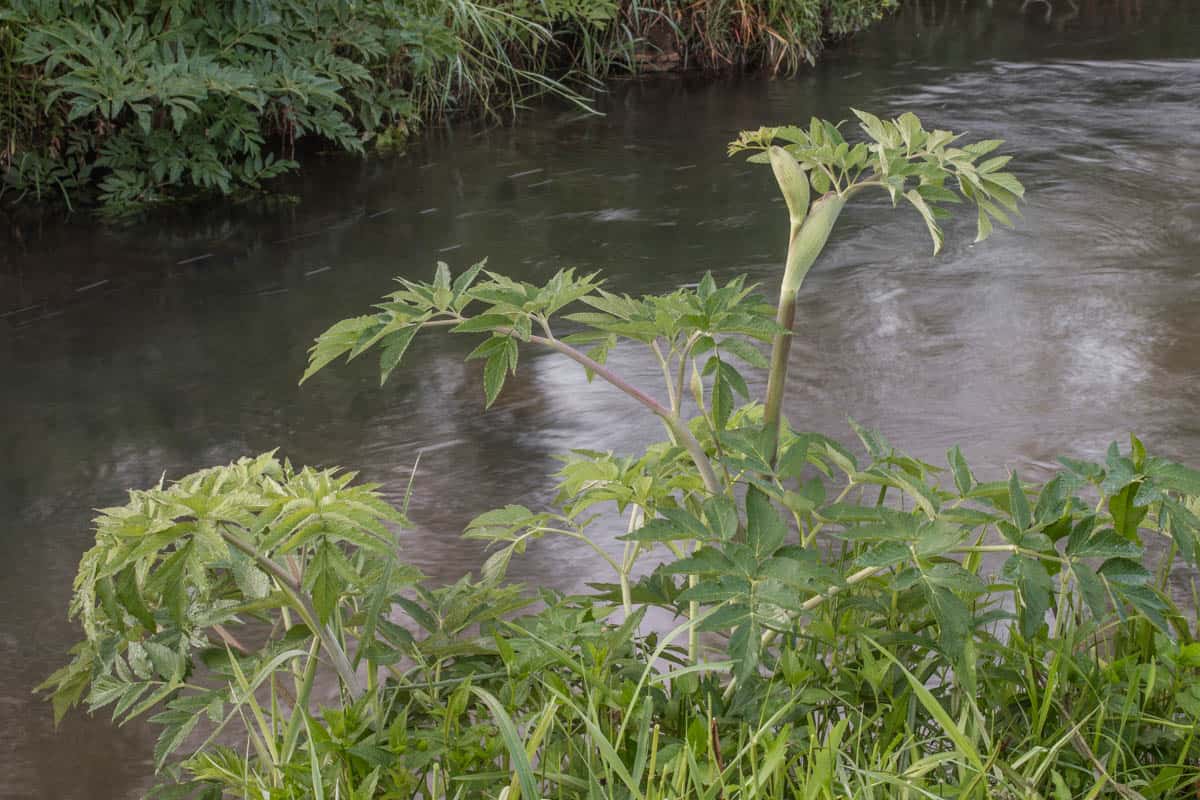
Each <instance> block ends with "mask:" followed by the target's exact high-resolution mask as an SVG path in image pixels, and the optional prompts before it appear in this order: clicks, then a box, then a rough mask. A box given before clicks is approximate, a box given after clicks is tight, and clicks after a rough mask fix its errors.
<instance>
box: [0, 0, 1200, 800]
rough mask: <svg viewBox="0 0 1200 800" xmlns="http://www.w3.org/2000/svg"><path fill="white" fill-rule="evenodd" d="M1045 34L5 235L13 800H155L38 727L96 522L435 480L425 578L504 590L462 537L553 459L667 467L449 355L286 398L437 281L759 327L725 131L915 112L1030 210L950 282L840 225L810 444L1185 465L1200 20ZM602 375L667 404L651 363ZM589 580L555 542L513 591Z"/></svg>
mask: <svg viewBox="0 0 1200 800" xmlns="http://www.w3.org/2000/svg"><path fill="white" fill-rule="evenodd" d="M1024 5H1025V8H1022V3H1021V2H1020V0H993V2H992V3H987V2H984V0H977V1H975V0H969V1H967V2H964V1H963V0H953V1H952V2H951V0H937V1H936V2H918V0H910V1H909V2H907V3H906V8H905V10H904V11H903V12H902V13H901V14H900V15H899V16H898V17H897V18H895V19H893V20H890V21H888V22H887V23H885V24H883V25H881V26H879V27H878V28H876V29H874V30H872V31H870V32H869V33H867V34H865V35H862V36H860V37H858V38H857V39H855V40H853V41H851V42H849V43H846V44H844V45H842V46H839V47H837V48H834V49H832V50H830V51H829V52H828V53H827V54H826V57H825V58H824V60H823V61H822V62H821V63H820V64H819V66H817V67H816V68H814V69H811V70H806V71H805V72H803V73H802V74H801V75H800V76H798V77H797V78H794V79H790V80H768V79H765V78H744V79H739V80H721V81H711V80H706V79H704V78H702V77H697V76H689V77H666V78H656V79H651V80H645V81H639V82H617V83H614V84H613V85H612V88H611V91H610V92H608V93H607V94H606V95H605V96H603V97H602V98H601V99H600V100H599V107H600V108H601V109H602V110H603V111H604V112H605V113H604V115H603V116H589V115H585V114H580V113H579V112H578V111H576V110H566V109H561V108H540V109H537V110H534V111H531V112H529V113H527V114H525V115H523V116H522V117H521V118H520V121H519V124H518V125H516V126H513V127H507V128H487V129H480V128H477V127H459V128H454V129H448V130H443V129H436V130H429V131H427V132H426V134H425V135H424V136H423V137H422V138H421V139H420V140H419V141H417V142H416V143H415V144H414V145H413V146H412V147H411V149H410V150H409V151H408V153H407V154H405V155H403V156H400V157H395V158H375V159H370V160H366V161H362V160H355V159H348V158H344V157H328V158H325V159H317V160H316V163H313V164H312V165H311V166H308V167H306V169H305V171H304V173H303V175H301V176H298V177H295V178H291V179H289V180H288V181H287V182H286V183H285V191H286V192H287V194H288V195H290V197H288V198H276V199H273V200H269V201H258V202H252V203H240V204H231V203H214V204H212V205H211V206H207V207H190V208H187V209H177V210H168V211H162V212H157V213H155V214H154V215H152V216H149V217H147V218H144V219H140V220H137V221H134V222H131V223H123V224H117V225H102V224H100V223H98V222H95V221H88V220H86V219H82V218H79V217H76V218H75V219H74V220H71V221H67V222H61V221H56V222H47V223H45V224H44V225H42V226H33V225H29V224H25V225H23V226H20V227H17V226H14V227H13V228H12V229H11V230H9V231H8V232H7V233H5V234H0V235H3V236H6V238H4V239H0V242H3V250H0V456H2V458H0V510H2V511H3V518H2V519H3V522H2V523H0V524H2V527H0V797H4V798H50V797H53V798H64V799H66V798H80V799H81V800H82V799H83V798H106V799H107V798H124V797H134V796H137V795H138V794H139V792H140V791H141V790H143V789H144V787H145V786H147V784H148V781H149V780H150V778H149V776H150V773H151V766H150V763H149V761H150V748H151V734H150V732H148V731H147V729H145V728H142V727H138V726H130V727H127V728H123V729H116V728H113V727H111V726H110V725H109V723H108V721H107V719H106V718H103V717H102V718H98V719H95V720H89V719H87V718H86V717H85V716H84V715H82V714H76V715H74V716H72V717H70V718H69V719H68V720H67V721H66V722H65V723H64V724H63V726H62V727H61V729H60V730H59V731H57V732H55V731H54V730H53V728H52V725H51V722H50V711H49V708H48V706H47V705H46V704H44V703H42V702H40V701H39V700H37V699H35V698H33V697H32V696H31V694H30V689H31V687H32V686H33V685H34V684H36V683H37V682H38V681H40V680H41V679H42V678H43V677H44V676H45V675H46V674H47V673H48V672H50V671H51V670H52V669H54V668H55V667H57V666H58V665H60V664H61V663H62V662H63V661H64V660H65V652H64V651H65V648H66V647H67V646H68V645H69V644H70V643H71V642H72V641H73V640H74V639H75V637H76V635H77V633H76V629H75V628H74V627H73V626H72V625H71V624H69V623H68V622H67V621H66V619H65V614H66V605H67V601H68V599H69V595H70V585H71V579H72V577H73V575H74V572H75V566H76V563H77V561H78V558H79V556H80V554H81V553H82V552H83V550H84V549H85V548H86V547H87V546H88V545H89V540H90V536H91V534H90V531H89V519H90V518H91V516H92V511H91V509H93V508H97V507H101V506H108V505H115V504H119V503H120V502H122V498H123V492H124V490H125V489H126V488H130V487H144V486H147V485H149V484H152V483H155V482H157V481H158V480H159V477H160V476H161V475H163V474H164V473H165V474H166V476H167V477H168V478H170V477H173V476H179V475H181V474H184V473H186V472H188V471H191V470H194V469H197V468H200V467H202V466H206V465H209V464H213V463H218V462H225V461H228V460H230V459H233V458H235V457H237V456H239V455H242V454H253V453H258V452H261V451H264V450H267V449H271V448H275V447H280V448H281V452H282V453H284V454H286V455H287V456H289V457H290V458H291V459H292V460H293V462H296V463H309V464H321V465H333V464H340V465H345V466H347V467H353V468H355V469H360V470H361V471H362V474H363V476H364V477H365V478H367V479H370V480H373V481H378V482H381V483H383V484H384V485H385V487H386V490H387V491H388V492H389V493H390V494H391V495H392V496H393V497H399V496H400V494H401V493H402V492H403V488H404V485H405V483H406V481H407V480H408V476H409V471H410V469H411V466H412V464H413V462H414V460H415V459H416V457H417V454H418V452H423V457H422V459H421V464H420V470H419V474H418V475H417V478H416V483H415V488H416V493H415V496H414V499H413V505H412V511H411V516H412V518H413V519H414V521H415V522H416V523H417V529H416V530H414V531H411V532H408V533H407V534H406V535H405V543H406V552H407V554H408V557H409V558H410V560H411V561H413V562H414V563H415V564H416V565H418V566H419V567H421V568H422V569H423V570H425V571H426V572H427V573H429V574H430V575H432V576H434V577H435V578H436V579H451V578H456V577H458V576H459V575H460V574H462V573H463V572H465V571H468V570H472V569H475V568H477V567H478V566H479V564H480V563H481V561H482V559H483V557H484V554H483V553H482V552H481V550H480V548H479V547H478V546H477V544H476V543H473V542H467V541H463V540H461V539H460V538H458V534H459V532H460V531H461V530H462V527H463V525H464V523H465V522H466V521H467V520H469V519H470V518H471V517H472V516H474V515H475V514H477V513H479V512H481V511H484V510H486V509H489V508H492V507H494V506H497V505H502V504H504V503H507V502H523V503H526V504H529V505H537V504H540V503H545V502H547V501H548V500H549V499H550V497H551V496H552V491H551V489H550V487H551V481H550V480H549V479H548V475H549V474H550V473H552V472H553V471H554V469H555V465H556V462H555V461H554V459H553V456H554V454H555V453H560V452H562V451H564V450H565V449H567V448H571V447H603V448H606V449H608V448H611V449H615V450H618V451H623V452H629V451H632V450H633V449H635V448H636V447H638V446H639V445H640V444H643V443H645V442H647V441H649V440H650V439H651V438H652V437H658V436H660V431H659V430H658V429H657V427H656V424H655V423H654V421H653V420H651V419H647V418H645V417H644V415H641V414H640V413H638V411H637V409H636V408H635V407H633V406H631V405H630V403H629V402H628V400H627V399H626V398H625V397H624V396H622V395H620V394H618V393H616V392H615V391H612V390H609V389H607V388H605V387H602V386H599V385H593V386H588V385H587V384H586V383H585V382H584V378H583V375H582V372H581V371H579V370H578V369H576V368H575V367H574V366H573V365H570V364H567V363H564V362H563V361H561V360H558V359H556V358H554V357H552V356H549V355H544V354H538V353H533V352H530V353H527V354H526V356H525V357H524V359H523V362H522V366H521V369H520V371H519V373H518V375H517V377H516V378H514V379H511V380H510V382H509V385H508V387H506V389H505V392H504V394H503V395H502V396H501V398H500V400H499V401H498V402H497V404H496V406H495V407H494V408H493V409H492V410H491V411H489V412H487V413H486V414H485V413H484V411H483V397H482V389H481V388H480V375H479V368H478V362H472V364H469V365H464V364H463V356H464V355H465V353H466V352H467V351H468V349H469V348H470V347H471V346H472V345H471V344H470V343H468V342H466V341H462V340H450V339H448V338H447V337H444V336H435V335H431V336H427V337H424V339H423V340H422V339H418V341H417V344H415V345H414V347H413V349H412V350H411V351H410V355H409V356H408V358H407V359H406V364H405V366H404V367H403V368H402V369H401V370H398V371H397V372H396V373H395V374H394V375H393V377H392V379H391V381H390V382H389V383H388V384H387V385H386V386H385V387H383V388H382V389H380V388H379V387H378V385H377V384H378V381H377V377H376V374H375V372H374V365H373V364H370V363H366V360H365V359H364V362H363V363H361V364H360V363H356V364H354V365H352V366H351V367H350V368H344V367H336V368H331V369H327V370H326V371H325V372H324V373H322V374H321V375H320V376H318V377H317V378H316V379H314V380H313V381H310V382H309V383H308V384H306V385H305V386H304V387H303V388H299V387H297V378H298V377H299V376H300V374H301V372H302V370H303V366H304V362H305V351H306V348H307V346H308V345H309V343H310V342H311V340H312V338H313V337H314V336H315V335H316V334H317V333H319V332H320V331H321V330H323V329H324V328H325V327H326V326H328V325H329V324H330V323H332V322H334V321H336V320H338V319H340V318H342V317H344V316H348V315H351V314H358V313H362V310H363V309H364V308H366V306H367V305H368V304H369V303H370V302H373V301H374V300H375V299H376V298H377V297H378V296H379V295H381V294H383V293H385V292H387V291H390V287H391V280H390V279H391V278H392V277H393V276H395V275H406V276H417V277H428V276H431V275H432V271H433V268H434V264H435V262H436V261H437V260H439V259H440V260H446V261H448V262H450V264H451V265H452V266H453V267H454V268H455V269H462V268H465V267H466V266H467V265H469V264H471V263H473V262H474V261H476V260H478V259H480V258H482V257H484V256H487V257H489V259H490V261H489V264H490V266H491V267H492V268H493V269H496V270H499V271H502V272H506V273H509V274H511V275H513V276H516V277H520V278H524V279H531V280H538V279H544V278H545V277H547V276H549V275H550V274H552V273H553V272H554V271H555V270H557V269H558V268H559V267H560V266H575V267H578V268H579V269H582V270H588V271H590V270H603V271H604V273H605V274H606V276H607V278H608V280H609V285H610V286H611V287H612V288H614V289H615V290H618V291H624V292H630V293H640V292H651V291H660V290H669V289H671V288H673V287H677V286H680V285H683V284H688V283H692V282H694V281H696V280H697V279H698V278H699V276H700V275H701V274H703V272H704V271H705V270H711V271H712V272H713V273H714V274H716V275H717V276H718V277H719V278H728V277H731V276H733V275H736V274H738V273H748V274H749V275H750V276H751V277H752V278H753V279H754V280H755V281H760V282H762V283H763V284H764V285H765V287H766V288H767V289H768V290H769V291H772V292H773V291H774V289H775V288H776V285H777V281H778V280H779V277H780V262H781V260H782V255H783V250H784V246H785V241H784V238H785V215H784V211H783V210H782V206H781V204H780V203H779V201H777V200H776V196H775V195H776V193H775V189H774V186H773V183H772V179H771V176H770V172H769V170H766V169H763V168H758V167H753V166H750V165H746V164H744V163H742V162H741V161H739V160H730V159H727V158H726V157H725V155H724V147H725V144H726V142H727V141H728V140H729V139H731V138H732V137H733V136H735V135H736V133H737V131H738V130H739V129H741V128H745V127H757V126H759V125H762V124H771V123H782V122H791V121H806V120H807V119H808V118H809V116H810V115H814V114H815V115H819V116H827V117H831V118H834V119H841V118H846V117H848V116H850V112H849V108H850V107H852V106H853V107H859V108H864V109H867V110H871V111H874V112H876V113H879V114H898V113H900V112H903V111H906V110H912V111H914V112H916V113H918V114H920V115H921V116H922V118H923V119H924V121H925V122H926V123H927V124H929V125H930V126H933V125H936V126H938V127H946V128H952V129H955V130H966V131H969V132H970V133H971V135H972V136H974V137H977V138H1002V139H1005V140H1006V141H1007V144H1006V146H1005V152H1009V153H1014V154H1017V155H1018V159H1017V160H1016V161H1014V163H1013V166H1012V168H1013V170H1014V171H1015V172H1016V173H1017V175H1018V176H1019V177H1020V178H1021V180H1022V181H1023V182H1024V183H1025V185H1026V187H1027V188H1028V200H1029V202H1028V203H1027V204H1026V205H1025V209H1024V218H1023V219H1021V220H1019V221H1018V223H1017V226H1016V229H1015V230H1013V231H1008V230H999V231H997V232H996V233H995V234H994V236H993V238H992V239H991V240H989V241H988V242H986V243H984V244H982V245H973V244H972V239H973V237H974V229H973V221H972V220H970V219H967V218H965V217H964V218H963V219H959V220H956V221H954V222H953V223H951V224H950V225H948V228H947V246H946V248H945V251H944V252H943V253H942V255H940V256H939V257H936V258H934V257H931V255H930V244H929V241H928V237H927V234H926V232H925V230H924V227H923V225H922V223H921V221H920V219H919V218H918V217H917V215H916V214H915V213H913V212H912V211H911V209H901V210H899V211H897V212H892V211H891V210H890V208H889V206H888V204H887V203H885V202H883V201H882V200H880V201H876V202H871V203H864V204H856V205H854V206H852V207H851V208H850V210H849V211H848V212H847V213H846V214H845V215H844V216H843V223H842V224H841V226H840V227H839V230H838V233H837V234H836V238H835V241H833V242H832V243H831V245H830V246H829V248H828V249H827V251H826V254H825V256H824V257H823V259H822V260H821V261H820V262H819V263H818V265H817V267H816V268H815V269H814V271H813V272H812V274H811V275H810V276H809V278H808V281H807V284H806V287H805V291H804V293H803V296H802V299H801V302H800V304H799V315H798V318H799V336H798V340H797V342H796V346H795V347H794V348H793V351H792V357H793V359H794V365H793V373H792V374H793V383H792V386H791V387H790V388H791V394H790V400H789V405H788V407H787V409H786V411H787V413H788V415H789V416H790V418H791V419H792V420H793V422H794V423H795V424H797V425H798V426H801V427H805V428H809V429H814V430H818V431H822V432H826V433H830V434H833V435H836V436H839V437H843V438H848V437H849V431H848V429H847V427H846V424H845V419H846V416H847V415H848V414H849V415H852V416H854V417H855V418H856V419H858V420H859V421H860V422H862V423H865V424H868V425H872V426H876V427H879V428H881V429H882V430H883V431H884V432H885V433H886V434H887V435H888V437H889V438H890V439H891V440H892V441H893V442H895V443H897V444H898V445H900V446H902V447H904V448H906V449H907V450H909V451H910V452H912V453H914V454H915V455H918V456H920V457H923V458H926V459H930V460H935V461H937V460H940V459H941V458H943V454H944V453H945V451H946V449H947V448H948V447H950V446H951V445H953V444H956V443H957V444H960V445H961V446H962V448H963V451H964V452H965V453H966V455H967V457H968V459H969V460H970V461H971V463H972V464H973V466H974V467H975V470H976V473H977V474H982V475H985V476H988V477H993V478H994V477H1002V476H1003V474H1004V471H1005V470H1006V469H1008V468H1014V467H1015V468H1019V469H1020V470H1021V471H1022V474H1023V475H1026V476H1027V477H1037V476H1044V475H1046V474H1047V471H1048V470H1049V469H1051V468H1052V467H1053V459H1054V457H1055V456H1056V455H1058V454H1070V455H1075V456H1084V457H1086V456H1096V455H1098V454H1100V453H1102V452H1103V450H1104V448H1105V447H1106V446H1107V444H1108V443H1109V442H1110V441H1112V440H1114V439H1123V438H1124V437H1125V436H1127V434H1128V432H1129V431H1130V430H1133V431H1136V432H1138V433H1139V434H1140V435H1141V436H1142V438H1143V439H1144V440H1145V441H1146V443H1147V445H1148V447H1149V448H1150V449H1151V450H1152V451H1154V452H1156V453H1159V454H1162V455H1166V456H1170V457H1174V458H1178V459H1181V460H1184V461H1187V462H1189V463H1191V464H1193V465H1196V464H1200V416H1198V415H1197V410H1198V409H1200V313H1198V312H1200V303H1198V301H1197V297H1200V158H1197V154H1198V153H1200V8H1197V7H1196V4H1194V3H1192V2H1188V0H1181V1H1180V2H1172V1H1171V0H1160V1H1158V2H1156V1H1155V0H1075V2H1074V3H1072V2H1068V1H1067V0H1055V1H1054V2H1053V3H1046V2H1035V3H1025V4H1024ZM613 361H614V363H615V364H617V365H618V366H619V367H620V369H621V370H622V371H624V372H625V373H626V374H627V375H629V376H630V377H631V378H632V380H633V381H634V382H636V383H639V384H642V385H646V386H655V385H656V384H655V381H656V375H657V365H656V364H655V363H652V362H651V361H650V360H648V359H646V358H644V357H642V356H641V355H640V354H639V353H637V352H636V351H634V350H632V349H629V350H619V351H618V352H616V353H615V355H614V357H613ZM760 388H761V387H760ZM594 571H595V564H594V563H593V561H592V559H589V558H588V557H587V556H586V555H585V554H583V553H581V552H579V551H578V550H577V549H576V548H573V547H569V546H567V545H565V544H563V543H555V542H544V543H541V545H540V546H537V547H533V548H531V549H530V551H529V552H528V553H527V554H526V555H525V556H524V557H523V558H522V559H520V560H519V561H517V562H515V563H514V568H513V571H512V575H513V577H515V578H516V579H518V580H523V581H526V582H529V583H550V584H552V585H556V586H562V587H567V586H574V585H578V584H579V582H581V581H582V580H585V579H588V578H590V577H592V574H593V573H594ZM1180 577H1181V584H1180V586H1181V587H1182V586H1183V585H1184V584H1185V583H1186V581H1187V580H1188V579H1189V578H1190V577H1194V575H1191V576H1189V575H1187V574H1182V575H1181V576H1180Z"/></svg>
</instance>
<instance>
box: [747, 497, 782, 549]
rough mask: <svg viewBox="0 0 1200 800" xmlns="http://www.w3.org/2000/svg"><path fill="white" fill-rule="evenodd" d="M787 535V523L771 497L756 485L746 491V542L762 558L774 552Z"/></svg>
mask: <svg viewBox="0 0 1200 800" xmlns="http://www.w3.org/2000/svg"><path fill="white" fill-rule="evenodd" d="M786 536H787V525H786V524H785V523H784V521H783V519H782V518H781V517H780V515H779V512H778V510H776V508H775V505H774V504H773V503H772V502H771V499H770V498H769V497H768V496H767V495H766V493H764V492H763V491H762V490H761V489H759V488H758V487H757V486H751V487H750V488H749V489H748V490H747V491H746V544H748V545H749V546H750V548H751V549H752V550H753V551H754V554H755V557H756V558H758V559H760V560H762V559H765V558H767V557H768V556H770V555H771V554H772V553H774V552H775V551H776V550H777V549H778V548H779V546H780V545H781V544H783V540H784V538H785V537H786Z"/></svg>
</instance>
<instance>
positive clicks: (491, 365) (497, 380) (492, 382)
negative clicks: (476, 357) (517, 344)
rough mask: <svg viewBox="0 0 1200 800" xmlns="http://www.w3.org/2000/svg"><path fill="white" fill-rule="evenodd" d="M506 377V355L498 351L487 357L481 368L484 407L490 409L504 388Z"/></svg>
mask: <svg viewBox="0 0 1200 800" xmlns="http://www.w3.org/2000/svg"><path fill="white" fill-rule="evenodd" d="M507 376H508V354H507V353H506V352H504V351H503V350H498V351H496V352H494V353H492V355H490V356H488V360H487V362H486V363H485V364H484V366H483V395H484V407H485V408H491V406H492V403H494V402H496V398H497V397H499V396H500V390H501V389H503V388H504V380H505V378H506V377H507Z"/></svg>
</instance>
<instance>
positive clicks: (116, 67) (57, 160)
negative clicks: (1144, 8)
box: [0, 0, 893, 211]
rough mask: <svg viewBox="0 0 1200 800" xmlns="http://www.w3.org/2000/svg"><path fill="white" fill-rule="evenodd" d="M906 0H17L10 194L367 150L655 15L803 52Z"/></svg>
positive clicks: (196, 184) (239, 174)
mask: <svg viewBox="0 0 1200 800" xmlns="http://www.w3.org/2000/svg"><path fill="white" fill-rule="evenodd" d="M892 4H893V0H836V1H834V0H788V2H782V3H780V2H762V3H749V4H747V3H736V4H735V3H728V2H725V0H709V1H708V2H705V3H689V4H676V3H674V2H673V0H664V1H663V2H656V3H640V2H638V1H637V0H625V1H624V2H618V0H537V1H536V2H530V1H529V0H448V1H447V0H365V1H364V2H352V1H351V0H315V2H301V1H300V0H263V1H262V2H248V1H246V0H221V1H220V2H201V1H200V0H102V2H90V0H89V2H82V1H81V0H13V2H11V3H9V4H8V5H7V7H6V8H5V9H3V10H0V86H3V87H4V90H5V93H6V97H7V98H8V100H7V102H5V103H3V104H0V105H2V106H3V107H2V108H0V115H3V116H2V117H0V119H2V120H3V121H4V122H5V123H6V124H5V127H4V129H5V130H7V131H9V133H8V136H7V137H6V138H7V141H6V142H4V143H3V149H2V150H0V170H2V177H3V181H2V182H0V196H3V194H4V192H5V191H8V192H13V193H15V194H16V196H17V197H18V199H20V198H26V197H29V198H32V199H35V200H48V199H53V198H55V197H59V198H61V199H62V200H64V201H65V202H66V203H67V204H68V205H69V204H71V203H75V202H92V201H97V202H99V203H100V204H102V205H103V206H104V207H105V208H107V209H109V210H116V211H126V210H130V209H135V208H138V207H141V206H144V205H146V204H152V203H156V202H160V201H162V200H164V199H167V198H169V197H175V196H179V195H186V194H192V193H199V192H219V193H221V194H229V193H230V192H232V191H235V190H239V189H242V190H245V189H254V188H258V187H260V186H261V185H262V183H263V182H264V181H266V180H268V179H270V178H272V177H275V176H277V175H279V174H281V173H283V172H286V171H288V170H290V169H294V168H295V167H296V166H297V157H298V156H297V143H298V142H301V141H303V140H308V141H310V142H314V143H320V144H322V145H325V146H330V147H334V148H336V149H339V150H344V151H349V152H354V153H361V152H363V150H364V148H365V147H366V146H368V145H369V144H370V143H371V142H372V141H385V142H388V143H390V144H395V143H397V142H403V140H404V138H405V136H406V135H407V134H408V132H409V131H410V130H411V129H413V128H414V127H416V126H418V125H419V124H420V122H421V121H423V120H428V119H432V118H439V117H443V116H445V115H447V114H452V113H476V114H483V115H487V116H491V117H497V118H498V117H502V116H507V115H509V114H511V113H512V112H514V111H515V110H517V109H518V108H520V107H521V106H522V105H524V104H525V103H526V102H527V101H528V100H529V99H530V98H532V97H534V96H537V95H540V94H545V93H551V94H554V95H557V96H559V97H562V98H565V99H567V100H568V101H570V102H574V103H576V104H578V105H580V106H582V107H585V108H587V107H588V105H587V100H586V98H585V95H584V94H583V93H581V92H588V91H591V90H594V89H595V88H597V83H596V81H597V79H599V78H602V77H604V76H606V75H608V74H610V73H611V72H612V71H613V70H615V69H631V68H633V66H634V64H635V59H634V51H635V50H636V49H637V48H639V47H642V46H643V36H644V35H645V34H647V33H648V32H650V31H651V30H652V29H653V30H655V31H660V32H667V34H668V35H667V38H666V39H663V38H662V36H657V37H656V40H662V41H663V42H664V46H665V47H667V48H669V49H672V50H679V51H682V52H685V53H689V54H691V53H695V54H696V58H697V61H698V63H701V64H704V65H707V66H716V65H721V64H731V63H738V64H767V65H769V66H772V67H773V68H775V69H787V70H793V69H795V68H796V67H797V66H798V65H799V63H800V57H801V56H802V55H803V56H805V57H808V58H811V55H812V53H813V52H814V51H815V49H816V48H817V47H819V44H820V38H821V36H822V34H823V32H824V31H825V28H824V27H823V25H824V22H823V9H824V10H826V11H827V12H828V14H829V16H830V28H829V30H830V31H832V32H834V33H838V34H841V33H844V32H847V31H849V30H851V29H853V28H857V27H860V26H861V25H863V24H866V22H867V21H869V20H871V19H873V18H875V17H878V16H879V14H880V13H881V11H882V10H883V9H885V8H888V7H890V6H891V5H892Z"/></svg>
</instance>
